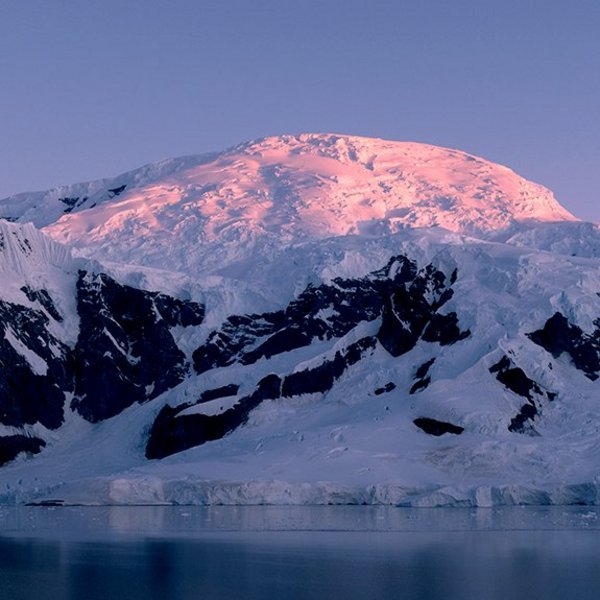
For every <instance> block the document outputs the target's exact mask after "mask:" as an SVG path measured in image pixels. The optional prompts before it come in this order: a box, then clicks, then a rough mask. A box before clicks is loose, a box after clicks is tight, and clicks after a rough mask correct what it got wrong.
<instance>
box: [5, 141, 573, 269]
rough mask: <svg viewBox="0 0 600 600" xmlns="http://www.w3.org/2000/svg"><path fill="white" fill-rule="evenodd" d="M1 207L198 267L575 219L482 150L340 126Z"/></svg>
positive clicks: (86, 240) (73, 233) (78, 238)
mask: <svg viewBox="0 0 600 600" xmlns="http://www.w3.org/2000/svg"><path fill="white" fill-rule="evenodd" d="M2 216H4V217H11V218H12V219H16V220H18V221H21V222H24V221H29V220H32V221H33V222H34V223H35V224H36V225H37V226H45V231H46V232H47V233H48V234H49V235H50V236H51V237H53V238H54V239H56V240H59V241H62V242H68V243H70V244H73V245H75V246H76V247H77V248H79V249H80V251H81V252H83V253H84V254H85V255H87V256H93V257H95V258H99V259H105V260H112V261H118V262H128V263H133V264H138V265H147V266H152V267H159V268H167V269H171V270H178V271H184V272H187V273H190V274H193V275H199V274H208V273H213V274H214V273H223V272H225V269H226V267H227V266H229V265H233V264H236V263H237V262H239V261H240V260H245V259H247V258H248V257H249V256H256V260H260V256H261V255H265V254H266V255H272V254H273V253H276V252H277V251H278V250H279V249H281V248H282V247H286V246H289V245H290V244H295V243H303V242H305V241H307V240H310V239H325V238H328V237H332V236H343V235H364V236H366V237H379V236H383V235H387V234H390V233H396V232H399V231H402V230H403V229H406V228H419V227H443V228H445V229H447V230H450V231H453V232H458V233H463V234H468V235H477V236H486V237H492V238H497V237H498V236H499V235H501V234H502V232H505V233H506V235H508V234H509V232H511V231H513V230H514V229H515V228H516V227H517V226H518V225H519V224H523V223H529V222H531V221H533V222H537V223H539V222H554V221H574V220H575V218H574V217H573V216H572V215H570V214H569V213H568V212H567V211H566V210H565V209H564V208H562V207H561V206H560V205H559V204H558V203H557V202H556V200H555V199H554V197H553V195H552V193H551V192H550V191H548V190H547V189H545V188H544V187H542V186H540V185H537V184H534V183H531V182H529V181H527V180H525V179H523V178H521V177H519V176H518V175H516V174H515V173H514V172H512V171H511V170H510V169H508V168H506V167H504V166H500V165H497V164H494V163H491V162H489V161H486V160H484V159H482V158H478V157H475V156H472V155H470V154H466V153H464V152H460V151H458V150H451V149H447V148H439V147H435V146H428V145H426V144H418V143H408V142H393V141H386V140H380V139H370V138H361V137H356V136H344V135H333V134H303V135H299V136H289V135H288V136H280V137H270V138H265V139H262V140H258V141H255V142H249V143H246V144H242V145H240V146H237V147H235V148H231V149H229V150H226V151H225V152H222V153H219V154H213V155H205V156H198V157H186V158H181V159H173V160H172V161H164V162H162V163H156V164H154V165H148V166H146V167H143V168H142V169H139V170H137V171H132V172H130V173H125V174H123V175H120V176H119V177H116V178H114V179H111V180H102V181H97V182H92V183H88V184H78V185H75V186H64V187H62V188H58V189H56V190H51V191H49V192H40V193H36V194H25V195H19V196H14V197H11V198H6V199H4V200H0V217H2ZM517 228H518V227H517Z"/></svg>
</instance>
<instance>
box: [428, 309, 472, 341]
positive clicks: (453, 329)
mask: <svg viewBox="0 0 600 600" xmlns="http://www.w3.org/2000/svg"><path fill="white" fill-rule="evenodd" d="M470 335H471V332H470V331H469V330H468V329H466V330H465V331H461V330H460V328H459V327H458V316H457V314H456V313H455V312H450V313H448V314H447V315H441V314H439V313H435V314H433V315H431V320H430V321H429V325H427V327H426V328H425V331H424V332H423V336H422V338H423V340H425V341H426V342H439V344H440V345H441V346H448V345H450V344H455V343H456V342H460V341H461V340H464V339H465V338H468V337H469V336H470Z"/></svg>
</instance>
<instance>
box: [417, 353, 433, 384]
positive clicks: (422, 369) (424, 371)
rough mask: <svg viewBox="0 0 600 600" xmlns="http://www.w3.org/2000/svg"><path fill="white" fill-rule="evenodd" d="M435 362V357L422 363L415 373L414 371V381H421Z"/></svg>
mask: <svg viewBox="0 0 600 600" xmlns="http://www.w3.org/2000/svg"><path fill="white" fill-rule="evenodd" d="M434 362H435V357H434V358H432V359H430V360H428V361H426V362H424V363H423V364H422V365H421V366H420V367H419V368H418V369H417V370H416V371H415V378H416V379H422V378H423V377H425V376H426V375H427V373H429V369H431V367H432V366H433V363H434Z"/></svg>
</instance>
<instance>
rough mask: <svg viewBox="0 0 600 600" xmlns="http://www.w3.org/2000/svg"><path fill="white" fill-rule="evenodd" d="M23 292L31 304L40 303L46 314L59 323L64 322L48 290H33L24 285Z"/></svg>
mask: <svg viewBox="0 0 600 600" xmlns="http://www.w3.org/2000/svg"><path fill="white" fill-rule="evenodd" d="M21 291H22V292H23V293H24V294H25V295H26V296H27V299H28V300H29V301H30V302H39V303H40V304H41V305H42V306H43V307H44V308H45V309H46V312H47V313H48V314H49V315H50V316H51V317H52V318H53V319H54V320H55V321H58V322H59V323H61V322H62V320H63V318H62V315H61V314H60V313H59V312H58V310H57V309H56V306H55V305H54V302H53V301H52V298H51V297H50V294H49V293H48V292H47V291H46V290H33V289H31V288H30V287H28V286H26V285H24V286H23V287H22V288H21Z"/></svg>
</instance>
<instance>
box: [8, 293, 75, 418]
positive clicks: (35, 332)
mask: <svg viewBox="0 0 600 600" xmlns="http://www.w3.org/2000/svg"><path fill="white" fill-rule="evenodd" d="M48 324H49V318H48V317H47V316H46V314H45V313H44V312H42V311H41V310H34V309H30V308H26V307H24V306H21V305H18V304H11V303H10V302H4V301H0V423H3V424H4V425H10V426H15V427H20V426H22V425H25V424H30V425H32V424H34V423H37V422H39V423H41V424H42V425H44V426H45V427H47V428H48V429H57V428H58V427H60V425H62V423H63V409H64V401H65V392H70V391H72V390H73V363H72V355H71V351H70V349H69V348H68V347H67V346H65V345H64V344H63V343H62V342H61V341H60V340H58V339H56V338H55V337H54V336H53V335H52V334H51V333H50V332H49V331H48ZM17 349H20V350H19V351H18V350H17ZM26 356H29V360H32V361H33V362H34V364H33V365H32V364H30V362H29V360H28V358H26Z"/></svg>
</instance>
